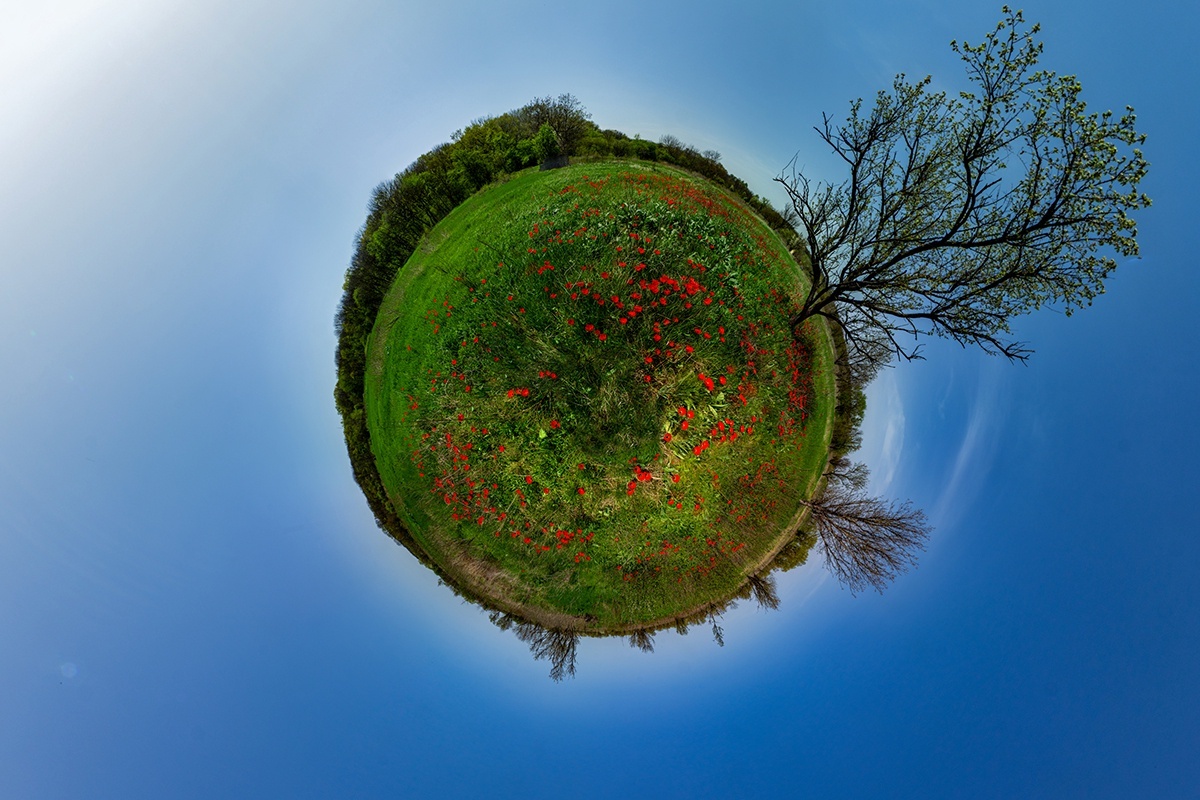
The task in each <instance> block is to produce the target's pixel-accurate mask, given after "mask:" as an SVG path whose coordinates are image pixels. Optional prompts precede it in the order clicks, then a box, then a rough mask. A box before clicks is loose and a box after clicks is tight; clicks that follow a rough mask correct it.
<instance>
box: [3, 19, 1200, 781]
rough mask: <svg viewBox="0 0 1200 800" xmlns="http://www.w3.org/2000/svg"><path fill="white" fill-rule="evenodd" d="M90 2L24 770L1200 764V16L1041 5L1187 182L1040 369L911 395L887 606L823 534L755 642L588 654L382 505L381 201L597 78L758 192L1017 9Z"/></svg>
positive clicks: (916, 770) (34, 391)
mask: <svg viewBox="0 0 1200 800" xmlns="http://www.w3.org/2000/svg"><path fill="white" fill-rule="evenodd" d="M424 5H425V4H421V5H420V6H418V5H417V4H415V3H392V4H389V3H371V2H343V3H320V2H299V3H289V4H268V3H249V4H247V3H234V2H224V1H223V0H199V1H198V2H193V3H189V4H186V6H183V5H180V6H177V7H174V8H172V7H170V6H169V5H167V4H160V3H152V2H137V1H136V0H126V2H120V3H114V2H106V1H105V0H51V1H50V2H43V3H40V4H37V5H36V6H35V5H32V4H27V5H26V6H17V5H16V4H12V3H10V4H8V5H7V6H6V7H5V8H3V10H0V174H2V175H3V176H4V180H3V182H0V281H2V283H0V286H2V287H3V288H2V290H0V368H2V374H3V375H4V376H5V379H4V380H3V381H2V382H0V795H3V796H5V797H30V798H42V797H47V798H48V797H97V798H110V797H111V798H129V797H156V798H158V797H180V798H189V797H196V798H207V797H214V796H222V797H272V796H274V797H331V796H339V797H398V796H400V797H404V796H411V797H425V796H434V795H437V796H442V797H556V796H563V795H565V794H567V793H572V794H578V795H579V796H582V797H607V796H614V795H618V796H626V797H637V796H655V797H663V796H681V797H683V796H686V797H697V798H708V797H711V798H718V797H720V798H724V797H741V796H751V795H754V796H802V795H807V794H810V793H811V794H824V795H832V796H839V797H874V796H893V797H905V796H909V797H916V796H919V797H968V796H969V797H1014V796H1020V797H1055V798H1057V797H1130V796H1166V797H1180V796H1194V795H1195V794H1196V793H1197V792H1198V791H1200V766H1198V762H1197V761H1196V759H1195V757H1194V754H1195V752H1196V751H1197V749H1198V746H1200V723H1197V720H1198V719H1200V688H1197V682H1196V680H1195V678H1196V673H1197V668H1198V665H1200V602H1198V600H1200V593H1198V590H1197V586H1198V585H1200V582H1198V580H1197V579H1198V578H1200V567H1198V566H1197V565H1198V564H1200V543H1198V539H1197V537H1196V532H1197V531H1200V513H1198V511H1197V506H1196V504H1195V503H1194V502H1192V499H1193V497H1194V495H1195V493H1196V489H1195V485H1196V482H1197V478H1200V474H1198V470H1197V468H1196V463H1197V462H1196V453H1197V446H1198V445H1200V436H1198V433H1200V431H1198V427H1197V423H1196V415H1195V413H1194V409H1195V406H1196V403H1195V399H1194V398H1195V395H1196V392H1197V388H1198V385H1197V384H1198V380H1197V377H1196V375H1197V369H1196V367H1197V362H1198V359H1197V356H1198V355H1200V353H1198V350H1200V337H1198V336H1197V335H1196V333H1195V331H1194V329H1193V327H1192V324H1191V323H1192V319H1193V309H1194V306H1195V304H1196V302H1197V300H1200V292H1198V291H1197V290H1198V288H1200V279H1198V278H1197V272H1196V271H1195V270H1194V269H1192V268H1191V261H1192V259H1193V258H1194V254H1195V253H1196V252H1197V251H1198V250H1200V247H1198V246H1197V245H1198V244H1200V242H1197V234H1196V230H1197V228H1196V226H1195V224H1194V219H1193V217H1194V207H1195V196H1194V187H1195V186H1197V185H1198V184H1200V170H1198V169H1197V167H1196V162H1195V156H1194V144H1195V142H1196V140H1197V134H1198V133H1200V124H1198V123H1200V120H1198V113H1200V112H1198V111H1197V108H1198V104H1197V100H1198V99H1200V98H1198V97H1197V90H1196V76H1197V75H1200V64H1197V55H1196V48H1195V47H1194V46H1193V43H1192V42H1191V34H1192V32H1193V31H1195V30H1196V29H1197V25H1196V22H1197V20H1196V17H1195V12H1194V11H1192V10H1190V9H1189V8H1187V7H1185V6H1180V5H1174V6H1170V7H1168V6H1166V5H1160V4H1155V3H1143V4H1138V5H1135V6H1130V5H1129V4H1127V3H1121V4H1118V3H1116V2H1112V1H1111V0H1100V2H1089V3H1084V2H1078V1H1077V0H1064V1H1063V2H1054V3H1041V4H1039V5H1034V6H1025V12H1026V16H1027V18H1028V19H1030V20H1037V21H1040V22H1041V23H1042V24H1043V28H1044V30H1043V35H1044V40H1045V42H1046V54H1045V57H1044V64H1045V65H1046V66H1048V67H1050V68H1052V69H1056V70H1058V71H1059V72H1074V73H1076V74H1078V75H1079V77H1080V80H1081V82H1082V84H1083V87H1084V93H1085V98H1086V99H1087V100H1088V101H1089V103H1090V104H1091V106H1092V107H1094V108H1095V109H1097V110H1103V109H1105V108H1110V107H1111V108H1116V109H1120V108H1122V107H1123V106H1124V105H1125V104H1131V105H1133V106H1134V107H1135V108H1136V109H1137V111H1138V114H1139V128H1140V129H1141V130H1143V131H1145V132H1146V133H1148V134H1149V141H1148V143H1147V145H1146V153H1147V156H1148V158H1149V160H1150V162H1151V169H1150V175H1149V177H1148V178H1147V180H1146V182H1145V184H1144V185H1143V188H1144V189H1145V191H1147V192H1148V193H1149V194H1150V195H1151V196H1152V197H1153V198H1154V201H1155V203H1154V207H1153V208H1151V209H1150V210H1149V211H1147V212H1145V213H1144V214H1142V215H1141V217H1140V218H1139V221H1140V237H1139V238H1140V241H1141V244H1142V252H1143V257H1142V258H1141V259H1140V260H1138V261H1130V262H1127V263H1122V264H1121V266H1120V268H1119V269H1118V270H1117V272H1116V273H1115V274H1114V276H1113V278H1112V279H1111V281H1110V282H1109V284H1108V290H1109V291H1108V293H1107V294H1105V295H1104V296H1102V297H1100V298H1099V299H1098V300H1097V302H1096V303H1095V306H1094V307H1093V308H1090V309H1086V310H1085V311H1084V312H1082V313H1079V314H1077V315H1075V316H1074V317H1072V318H1070V319H1068V318H1066V317H1064V316H1063V315H1061V314H1058V313H1055V312H1053V311H1044V312H1042V313H1040V314H1038V315H1035V316H1031V317H1027V318H1023V319H1021V320H1020V321H1019V322H1018V325H1017V329H1016V331H1017V334H1018V336H1019V337H1020V338H1022V339H1024V340H1026V341H1029V342H1031V343H1032V344H1033V346H1034V348H1035V349H1036V351H1037V352H1036V355H1035V356H1034V357H1033V359H1032V360H1031V361H1030V362H1029V364H1028V365H1027V366H1014V365H1009V364H1006V363H1001V362H998V361H996V360H994V359H988V358H986V357H984V356H982V355H980V354H978V353H975V352H964V351H961V350H959V349H958V348H957V347H955V346H953V345H946V344H945V343H937V342H935V343H933V344H932V345H931V346H930V347H929V348H928V360H927V361H925V362H922V363H917V364H912V365H906V366H903V367H900V368H897V369H894V370H891V371H888V372H887V373H885V375H884V376H883V377H882V378H880V379H879V380H878V381H877V382H876V383H875V384H874V385H873V386H872V387H871V389H870V393H869V397H870V410H869V414H868V420H867V425H866V434H867V436H866V438H867V441H866V444H865V446H864V448H863V456H864V458H866V460H867V461H868V462H869V463H870V464H871V466H872V468H873V475H874V483H875V486H876V488H877V489H878V490H879V491H883V492H886V493H888V494H889V495H892V496H895V497H900V498H909V499H912V500H913V502H914V503H915V504H916V505H918V506H920V507H922V508H924V509H926V510H927V511H928V512H929V513H930V515H931V517H932V520H933V522H934V524H935V526H936V531H935V533H934V537H933V539H932V541H931V544H930V547H929V550H928V552H926V553H925V554H924V557H923V558H922V560H921V564H920V566H919V568H918V569H917V570H915V571H913V572H910V573H909V574H906V575H904V576H902V577H901V578H900V579H899V580H897V581H896V582H895V584H894V585H893V586H892V587H890V588H889V590H888V591H887V592H886V593H885V594H883V595H882V596H876V595H870V596H859V597H851V596H850V594H849V593H848V592H847V591H845V590H843V589H840V588H839V587H838V586H837V584H836V583H835V582H834V581H832V580H827V579H826V577H825V574H824V572H823V571H822V570H821V569H820V567H819V566H818V565H816V564H814V565H812V566H811V567H809V568H806V569H803V570H797V571H794V572H792V573H789V574H788V575H786V576H784V577H783V578H782V580H781V582H780V595H781V597H782V601H783V602H782V608H781V609H780V610H779V611H777V612H770V613H768V612H763V611H760V610H758V609H756V608H753V607H752V606H744V607H742V608H740V609H739V610H737V611H735V612H733V613H730V614H728V615H727V616H726V619H725V623H724V627H725V634H726V642H727V644H726V646H725V647H724V648H723V649H722V648H718V647H717V646H716V645H715V644H714V643H713V642H712V641H711V639H709V638H708V637H706V636H705V635H704V634H702V633H701V632H699V631H693V632H692V633H691V634H690V635H689V636H686V637H680V636H677V635H675V634H673V633H672V634H660V635H659V636H658V638H657V642H656V652H655V653H654V654H653V655H646V654H643V653H641V652H639V651H636V650H633V649H631V648H630V647H629V646H628V645H627V644H626V643H624V642H622V641H620V640H604V641H585V642H584V643H583V644H582V645H581V647H580V655H579V674H578V676H577V677H576V678H575V679H574V680H573V681H569V682H565V683H563V684H559V685H555V684H553V683H551V682H550V681H549V680H548V679H547V678H546V671H547V666H546V664H545V662H534V661H533V660H532V659H531V658H530V657H529V654H528V651H527V650H526V648H525V646H524V645H522V644H521V643H520V642H519V641H517V640H516V638H515V637H513V636H512V635H511V634H508V633H502V632H500V631H498V630H496V629H495V628H493V627H492V626H491V625H490V624H489V623H488V622H487V620H486V617H485V616H484V615H483V614H482V613H480V612H479V611H478V610H476V609H474V608H472V607H470V606H466V605H463V604H461V603H460V602H459V601H458V600H456V599H455V598H454V597H453V596H452V595H451V594H450V593H449V592H448V591H447V590H445V589H444V588H443V587H439V586H438V585H437V582H436V580H435V578H434V577H433V576H432V575H431V574H430V573H428V572H427V571H425V570H424V569H422V568H421V567H420V566H419V565H418V564H417V563H416V562H415V560H414V559H413V558H412V557H411V556H410V555H408V554H407V553H406V552H405V551H404V550H403V549H401V548H399V547H397V546H395V545H394V544H392V543H391V542H390V540H388V539H387V538H386V537H385V536H384V535H383V534H381V533H380V532H378V531H377V530H376V529H375V526H374V523H373V520H372V519H371V516H370V513H369V511H368V510H367V508H366V504H365V502H364V501H363V500H362V498H361V495H360V494H359V492H358V489H357V487H356V486H355V485H354V483H353V480H352V478H351V476H350V470H349V465H348V462H347V459H346V455H345V452H344V447H343V444H342V441H341V435H340V428H339V423H338V420H337V417H336V414H335V412H334V409H333V403H332V397H331V394H332V387H333V377H334V376H333V347H334V336H333V328H332V318H333V314H334V311H335V308H336V304H337V302H338V299H339V296H340V290H341V281H342V276H343V273H344V270H345V268H346V266H347V264H348V261H349V258H350V255H351V252H352V245H353V240H354V235H355V232H356V231H357V229H358V227H359V226H360V225H361V223H362V220H363V218H364V216H365V211H366V204H367V201H368V198H369V196H370V192H371V189H372V188H373V187H374V186H375V185H376V184H377V183H379V182H380V181H382V180H384V179H386V178H388V177H389V176H390V175H392V174H393V173H395V172H396V171H398V170H400V169H402V168H403V167H404V166H406V165H407V164H408V163H410V162H411V161H412V160H413V159H414V158H416V157H417V156H418V155H420V154H421V153H423V152H424V151H426V150H427V149H429V148H430V147H431V146H433V145H436V144H437V143H439V142H442V141H444V140H446V139H447V138H448V137H449V135H450V133H451V132H452V131H454V130H455V129H457V128H460V127H462V126H463V125H464V124H466V123H467V122H469V121H470V120H472V119H474V118H476V117H479V116H483V115H487V114H495V113H500V112H503V111H506V110H508V109H511V108H514V107H517V106H519V105H521V104H523V103H525V102H526V101H528V100H529V99H531V98H533V97H534V96H539V95H546V94H558V93H561V92H571V93H573V94H575V95H576V96H577V97H578V98H579V99H580V100H581V101H582V102H583V103H584V104H585V105H586V106H587V108H588V109H589V110H590V111H591V113H592V114H593V117H594V119H595V120H596V121H597V122H598V123H599V124H600V125H601V126H602V127H611V128H617V129H619V130H623V131H625V132H626V133H629V134H631V135H632V134H634V133H640V134H641V135H642V136H643V137H644V138H648V139H657V138H659V137H660V136H662V135H663V134H666V133H671V134H674V135H676V136H678V137H679V138H681V139H683V140H684V141H686V142H690V143H693V144H695V145H696V146H697V147H699V148H700V149H708V148H712V149H716V150H718V151H720V152H721V153H723V154H724V156H725V159H724V160H725V163H726V165H727V166H728V167H729V168H730V169H731V170H732V171H733V172H734V173H736V174H738V175H739V176H741V177H743V178H744V179H745V180H747V181H748V182H749V183H750V185H751V187H752V188H753V189H755V190H756V191H758V192H760V193H763V194H766V195H768V196H771V197H774V198H777V199H778V197H779V195H778V193H777V192H775V189H774V187H773V185H772V183H771V179H772V178H773V177H774V176H775V175H776V174H778V172H779V171H780V169H782V168H783V167H784V165H785V164H786V163H787V162H788V161H789V160H790V159H791V158H792V157H793V156H798V163H799V164H800V165H801V166H803V167H804V168H805V169H806V170H807V171H808V173H809V174H811V175H813V176H814V177H818V178H831V179H836V178H840V177H841V176H840V175H839V174H838V173H837V172H836V164H835V163H834V162H833V161H832V159H831V158H830V156H829V155H828V154H827V153H826V152H824V151H823V150H822V148H821V146H820V143H819V141H818V140H817V138H816V136H815V134H813V133H812V131H811V126H812V125H813V124H815V123H817V122H819V120H820V115H821V113H822V112H827V113H830V114H831V115H834V116H835V117H838V116H841V115H843V114H844V113H845V110H846V108H847V103H848V101H850V100H851V99H853V98H855V97H859V96H867V97H869V96H870V95H871V94H873V93H874V92H875V91H876V90H877V89H880V88H884V87H886V86H888V85H890V82H891V78H892V75H893V74H894V73H896V72H900V71H903V72H906V73H908V74H909V75H913V76H918V75H924V74H927V73H928V74H932V75H933V76H934V78H935V84H936V85H937V86H938V87H939V88H946V89H948V90H957V89H959V88H962V87H963V76H962V72H961V69H960V67H959V64H958V62H957V60H956V58H955V57H954V55H953V54H952V53H951V52H950V50H949V47H948V42H949V40H951V39H955V38H957V39H960V40H962V39H967V40H969V41H976V40H978V39H980V38H981V37H982V35H983V34H984V33H985V32H986V31H987V30H988V29H990V27H991V26H992V25H994V24H995V22H996V21H997V20H998V19H999V17H1000V12H999V8H998V6H996V7H993V6H992V5H990V4H981V3H976V2H972V3H967V4H963V3H952V2H948V1H947V2H941V1H940V0H922V1H921V2H906V3H884V2H880V1H879V0H849V1H848V2H843V3H839V4H832V3H815V2H798V3H755V4H749V5H746V6H744V7H741V8H738V9H737V10H732V7H731V6H729V5H728V4H708V3H694V2H693V3H682V2H679V3H650V4H645V5H643V4H635V3H631V2H616V3H609V4H606V5H594V4H593V5H592V6H589V7H582V8H576V7H574V6H570V5H569V4H562V3H556V4H544V3H535V2H508V3H503V4H494V3H493V4H484V3H463V2H459V3H455V2H447V3H442V4H439V5H438V6H437V7H436V8H434V7H424Z"/></svg>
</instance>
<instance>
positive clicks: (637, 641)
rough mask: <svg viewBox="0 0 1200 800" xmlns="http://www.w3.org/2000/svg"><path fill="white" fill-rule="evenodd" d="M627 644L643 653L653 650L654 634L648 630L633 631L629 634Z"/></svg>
mask: <svg viewBox="0 0 1200 800" xmlns="http://www.w3.org/2000/svg"><path fill="white" fill-rule="evenodd" d="M629 646H630V647H636V648H638V649H639V650H641V651H642V652H643V653H653V652H654V634H653V633H651V632H650V631H646V630H641V631H634V632H633V633H631V634H629Z"/></svg>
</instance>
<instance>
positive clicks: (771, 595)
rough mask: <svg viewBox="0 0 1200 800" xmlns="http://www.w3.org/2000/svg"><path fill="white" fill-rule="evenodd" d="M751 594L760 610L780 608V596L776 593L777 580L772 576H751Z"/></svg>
mask: <svg viewBox="0 0 1200 800" xmlns="http://www.w3.org/2000/svg"><path fill="white" fill-rule="evenodd" d="M746 580H747V581H748V582H749V584H750V594H751V596H752V597H753V598H754V601H755V602H756V603H758V606H759V608H767V609H771V610H774V609H777V608H779V594H778V593H777V592H776V591H775V578H774V577H773V576H771V575H750V576H749V577H748V578H747V579H746Z"/></svg>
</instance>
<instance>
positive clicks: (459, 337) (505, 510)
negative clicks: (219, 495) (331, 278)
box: [365, 161, 836, 632]
mask: <svg viewBox="0 0 1200 800" xmlns="http://www.w3.org/2000/svg"><path fill="white" fill-rule="evenodd" d="M803 280H804V276H803V275H802V273H801V271H800V270H799V268H798V267H797V266H796V264H795V262H794V261H793V259H792V257H791V256H790V255H789V254H788V252H787V251H786V250H785V248H784V247H783V245H782V244H781V242H780V240H779V239H778V237H777V236H776V235H775V234H774V233H773V232H772V231H770V230H769V229H768V228H767V227H766V226H765V225H764V224H763V223H762V222H761V220H759V219H758V218H757V217H756V216H755V215H754V214H753V213H752V212H750V211H749V210H748V209H747V208H746V207H745V206H744V205H743V204H742V203H741V202H740V201H738V200H736V199H735V198H733V197H732V196H731V195H729V194H727V193H726V192H724V191H723V190H721V189H719V188H717V187H715V186H713V185H712V184H709V183H707V182H705V181H703V180H702V179H700V178H697V177H694V176H691V175H688V174H686V173H684V172H682V171H679V170H675V169H673V168H669V167H665V166H663V165H648V164H641V163H629V162H618V161H610V162H599V163H588V164H581V165H575V166H571V167H568V168H564V169H560V170H554V171H550V172H536V171H527V172H524V173H521V174H519V175H517V176H515V177H513V178H512V179H510V180H508V181H507V182H504V183H501V184H497V185H493V186H490V187H488V188H486V189H484V190H483V191H481V192H479V193H478V194H476V195H475V196H474V197H472V198H470V199H469V200H468V201H467V202H465V203H463V204H462V205H461V206H460V207H458V208H457V209H456V210H455V211H453V212H452V213H451V214H450V215H449V216H448V217H446V218H445V219H444V220H442V222H441V223H439V224H438V225H437V226H436V227H435V228H434V229H433V230H432V231H430V233H429V234H428V236H427V237H426V240H425V241H424V242H423V243H422V245H421V246H420V247H419V248H418V249H417V252H415V253H414V254H413V255H412V257H411V258H410V259H409V261H408V263H407V264H406V265H405V266H404V268H403V269H402V270H401V271H400V273H399V274H398V277H397V279H396V281H395V283H394V285H393V286H392V288H391V289H390V291H389V293H388V295H387V297H386V298H385V300H384V302H383V305H382V307H381V308H380V311H379V315H378V319H377V322H376V325H375V329H374V331H373V333H372V335H371V338H370V341H369V343H368V348H367V367H366V381H365V400H366V408H367V414H368V427H369V430H370V436H371V446H372V450H373V452H374V454H375V458H376V463H377V466H378V470H379V474H380V477H381V478H382V481H383V485H384V487H385V488H386V490H387V492H388V496H389V498H390V501H391V503H392V504H393V506H394V508H395V510H396V512H397V514H398V515H399V516H400V518H401V519H402V520H403V521H404V523H405V525H406V527H407V528H408V530H409V532H410V534H411V535H412V536H413V538H414V539H415V540H416V541H417V542H418V543H419V545H420V546H421V547H422V549H424V550H425V552H426V553H427V554H428V555H429V556H430V557H431V558H432V559H433V560H434V561H435V562H436V563H437V564H438V565H439V566H440V567H441V568H442V569H443V570H444V571H445V573H446V574H447V575H449V576H451V577H452V578H453V580H454V581H455V582H457V583H459V584H460V585H461V586H462V588H464V589H466V590H468V592H469V593H470V594H473V595H477V596H480V597H483V598H486V599H487V601H488V602H489V603H490V604H492V605H494V606H496V607H498V608H501V609H504V610H507V611H511V612H513V613H516V614H518V615H520V616H523V617H525V618H528V619H531V620H532V621H535V622H539V623H540V624H544V625H548V626H551V627H559V628H569V629H575V630H581V631H587V632H606V631H613V632H617V631H621V630H627V629H630V628H633V627H637V626H643V625H655V624H662V623H664V622H665V621H670V620H671V619H676V618H681V617H684V616H687V615H689V614H691V613H694V612H695V611H697V610H699V609H703V608H704V607H706V606H708V605H710V604H713V603H719V602H721V601H723V600H726V599H728V598H729V597H731V596H732V595H734V594H735V593H736V592H737V591H738V590H739V589H740V588H741V587H742V586H743V585H744V584H745V581H746V577H747V575H748V574H752V573H755V572H757V571H758V570H760V569H761V568H762V567H763V566H764V565H765V562H766V561H768V560H769V558H770V556H771V555H772V554H773V553H774V552H775V551H776V550H778V548H779V547H781V546H782V545H783V544H784V543H786V542H787V541H789V540H790V539H791V538H792V535H793V533H794V530H795V526H796V524H797V523H798V522H799V521H800V516H801V515H800V514H799V511H800V509H801V505H800V501H801V500H803V499H805V498H807V497H810V496H811V495H812V494H813V493H814V492H815V490H816V488H817V486H818V484H819V482H820V478H821V474H822V472H823V470H824V468H825V464H826V462H827V459H828V451H829V437H830V431H831V428H832V421H833V414H834V408H835V405H836V403H835V401H836V398H835V376H834V367H833V348H832V344H831V341H830V338H829V336H828V333H827V332H826V331H825V329H824V328H823V327H813V328H811V329H807V330H806V331H805V332H804V336H803V337H801V340H800V341H796V340H795V338H794V337H793V336H792V333H791V332H790V331H789V330H788V326H787V319H788V315H789V312H790V311H791V310H792V309H793V308H794V305H793V302H794V298H795V297H796V295H797V289H798V286H799V285H801V283H802V281H803Z"/></svg>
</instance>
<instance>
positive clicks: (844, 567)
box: [805, 481, 930, 594]
mask: <svg viewBox="0 0 1200 800" xmlns="http://www.w3.org/2000/svg"><path fill="white" fill-rule="evenodd" d="M805 505H807V506H808V509H809V511H810V514H811V516H810V517H809V519H810V521H811V524H812V527H813V530H814V531H815V532H816V534H817V537H818V539H819V540H820V542H821V549H822V551H823V552H824V553H825V564H826V566H828V567H829V570H830V571H831V572H833V574H834V575H835V576H836V577H837V579H838V581H839V582H840V583H841V584H842V585H843V586H846V587H848V588H849V589H850V591H851V592H852V593H854V594H857V593H858V592H860V591H862V590H863V589H865V588H866V587H868V586H870V587H871V588H873V589H875V590H876V591H879V592H882V591H883V588H884V587H885V586H887V584H888V583H890V582H891V581H892V580H893V579H894V578H895V577H896V576H897V575H898V574H900V573H901V572H904V571H906V570H907V569H908V568H909V567H911V566H916V563H917V552H918V551H920V550H924V549H925V542H926V540H927V539H928V538H929V531H930V527H929V523H928V521H927V520H926V518H925V512H923V511H921V510H920V509H914V508H913V507H912V505H911V504H910V503H908V502H904V503H896V502H895V501H889V500H884V499H883V498H879V497H868V496H866V495H864V494H862V493H861V492H860V491H858V490H855V489H853V488H850V487H848V486H846V485H845V484H844V483H843V482H841V481H831V482H830V483H829V485H828V486H827V487H826V489H825V492H824V494H823V495H822V496H821V497H820V498H818V499H816V500H811V501H808V502H806V503H805Z"/></svg>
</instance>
